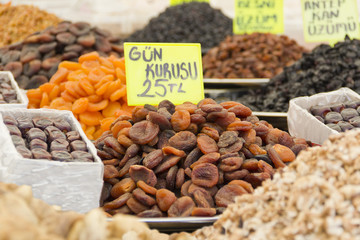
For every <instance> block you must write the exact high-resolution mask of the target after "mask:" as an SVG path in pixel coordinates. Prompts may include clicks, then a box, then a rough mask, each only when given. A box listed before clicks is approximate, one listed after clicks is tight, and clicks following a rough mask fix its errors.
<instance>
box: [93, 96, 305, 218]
mask: <svg viewBox="0 0 360 240" xmlns="http://www.w3.org/2000/svg"><path fill="white" fill-rule="evenodd" d="M95 146H96V148H97V149H98V155H99V156H100V157H101V158H102V160H103V163H104V164H105V172H104V181H105V185H104V191H103V196H102V200H103V201H104V205H103V208H104V210H105V211H107V212H108V213H110V214H116V213H126V214H137V215H138V216H140V217H159V216H170V217H180V216H190V215H192V216H213V215H215V214H216V213H220V212H222V211H223V208H224V207H227V206H228V204H230V203H232V202H234V198H235V197H236V196H239V195H242V194H245V193H251V192H253V188H256V187H258V186H259V185H261V183H262V182H263V181H264V180H266V179H270V178H272V176H273V174H274V172H275V170H274V168H281V167H284V166H286V163H288V162H291V161H293V160H294V159H295V153H294V152H293V150H292V149H294V150H296V151H298V150H299V149H302V148H306V147H307V143H306V141H305V140H303V139H293V138H292V137H290V135H289V134H288V133H286V132H284V131H281V130H279V129H276V128H273V127H272V126H271V125H270V124H269V123H267V122H266V121H260V120H259V119H258V118H257V117H256V116H253V115H252V112H251V110H250V109H249V108H247V107H245V106H244V105H242V104H240V103H237V102H224V103H222V104H217V103H216V102H215V101H214V100H212V99H204V100H202V101H200V102H199V103H198V104H197V105H195V104H192V103H189V102H185V103H183V104H181V105H178V106H174V105H173V104H172V103H171V102H170V101H167V100H164V101H162V102H161V103H160V104H159V106H158V107H154V106H150V105H145V106H144V107H136V108H135V109H134V111H133V113H132V118H129V117H127V116H121V117H119V118H118V119H117V120H115V122H114V123H113V124H112V126H111V127H110V131H107V132H104V134H103V135H102V136H101V137H100V138H99V139H97V140H96V141H95Z"/></svg>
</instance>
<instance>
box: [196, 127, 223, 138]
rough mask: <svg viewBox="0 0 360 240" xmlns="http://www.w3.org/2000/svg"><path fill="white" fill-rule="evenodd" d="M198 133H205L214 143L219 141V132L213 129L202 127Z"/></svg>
mask: <svg viewBox="0 0 360 240" xmlns="http://www.w3.org/2000/svg"><path fill="white" fill-rule="evenodd" d="M200 132H201V133H205V134H206V135H208V136H209V137H211V138H212V139H214V140H215V141H218V140H219V132H218V131H217V130H216V129H214V128H210V127H203V128H202V129H201V131H200Z"/></svg>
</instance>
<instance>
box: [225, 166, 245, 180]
mask: <svg viewBox="0 0 360 240" xmlns="http://www.w3.org/2000/svg"><path fill="white" fill-rule="evenodd" d="M248 174H249V171H248V170H246V169H241V170H237V171H234V172H226V173H225V174H224V178H225V179H226V180H227V181H232V180H238V179H243V178H245V177H246V176H247V175H248Z"/></svg>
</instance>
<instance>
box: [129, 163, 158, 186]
mask: <svg viewBox="0 0 360 240" xmlns="http://www.w3.org/2000/svg"><path fill="white" fill-rule="evenodd" d="M129 174H130V177H131V179H132V180H134V182H137V181H140V180H142V181H144V182H145V183H146V184H148V185H150V186H152V187H153V186H155V184H156V182H157V178H156V175H155V173H154V172H153V170H151V169H149V168H147V167H144V166H142V165H132V166H131V167H130V169H129Z"/></svg>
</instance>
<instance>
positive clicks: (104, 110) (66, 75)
mask: <svg viewBox="0 0 360 240" xmlns="http://www.w3.org/2000/svg"><path fill="white" fill-rule="evenodd" d="M27 96H28V98H29V108H51V109H58V110H69V111H72V112H73V114H74V115H75V117H76V119H78V120H79V122H80V124H81V127H82V129H83V130H84V131H85V134H86V136H87V137H88V138H89V139H90V140H93V139H97V138H98V137H100V135H101V134H102V133H103V132H104V131H107V130H109V127H110V124H111V123H112V122H113V121H114V120H115V119H116V117H118V116H120V115H124V114H125V115H128V116H130V115H131V110H132V109H133V108H134V107H129V106H128V105H127V99H126V77H125V62H124V59H123V58H122V59H119V58H116V57H115V56H110V57H108V58H105V57H101V56H99V54H98V53H97V52H91V53H87V54H84V55H81V56H80V57H79V61H78V62H70V61H63V62H61V63H60V64H59V69H58V70H57V72H56V73H55V74H54V75H53V76H52V77H51V79H50V82H49V83H44V84H43V85H41V86H40V87H39V88H37V89H30V90H28V91H27Z"/></svg>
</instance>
